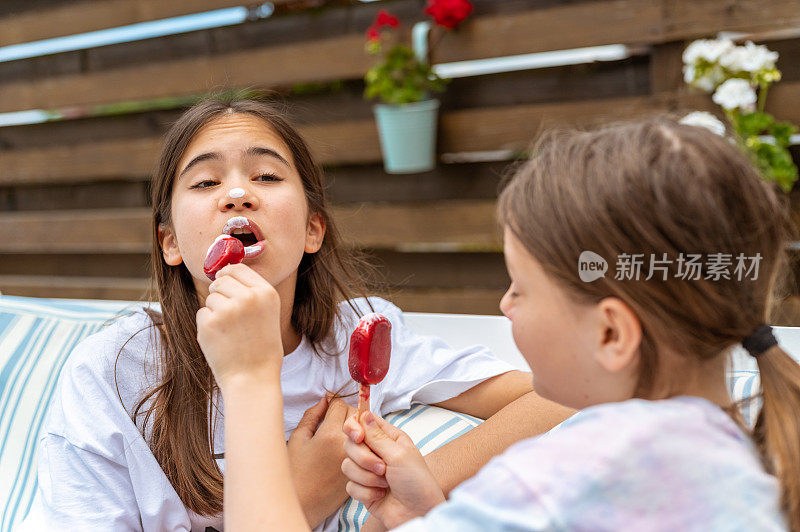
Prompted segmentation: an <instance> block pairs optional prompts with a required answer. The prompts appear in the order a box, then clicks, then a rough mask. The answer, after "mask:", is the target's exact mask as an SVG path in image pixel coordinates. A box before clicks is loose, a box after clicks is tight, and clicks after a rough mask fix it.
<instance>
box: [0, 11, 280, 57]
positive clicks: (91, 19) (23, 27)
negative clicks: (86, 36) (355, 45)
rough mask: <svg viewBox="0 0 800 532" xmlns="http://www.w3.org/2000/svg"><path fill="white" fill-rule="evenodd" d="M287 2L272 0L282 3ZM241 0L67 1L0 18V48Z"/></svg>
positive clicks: (188, 12) (174, 15)
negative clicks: (165, 0) (0, 46)
mask: <svg viewBox="0 0 800 532" xmlns="http://www.w3.org/2000/svg"><path fill="white" fill-rule="evenodd" d="M285 1H286V0H277V1H275V0H273V3H284V2H285ZM246 3H247V2H243V1H242V0H170V1H169V2H164V1H163V0H102V1H98V0H95V1H84V2H69V3H66V2H65V3H64V5H57V6H53V7H48V8H47V9H43V10H38V9H37V10H29V11H25V12H22V13H18V14H15V15H11V16H7V17H3V18H0V35H2V40H0V45H2V46H8V45H10V44H18V43H24V42H31V41H38V40H41V39H50V38H53V37H62V36H65V35H73V34H76V33H85V32H89V31H96V30H102V29H106V28H115V27H118V26H127V25H129V24H137V23H139V22H148V21H151V20H159V19H164V18H170V17H178V16H181V15H190V14H193V13H201V12H203V11H212V10H214V9H222V8H225V7H236V6H241V5H243V4H246Z"/></svg>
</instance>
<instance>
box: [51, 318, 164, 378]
mask: <svg viewBox="0 0 800 532" xmlns="http://www.w3.org/2000/svg"><path fill="white" fill-rule="evenodd" d="M160 342H161V336H160V333H159V332H158V328H157V327H156V326H155V323H154V322H153V320H152V318H151V317H150V315H148V314H147V312H145V310H144V309H143V308H137V309H134V310H132V311H130V312H128V313H126V314H124V315H121V316H116V317H114V318H112V320H111V321H109V322H108V323H107V324H106V325H105V326H104V327H103V328H102V329H100V330H99V331H97V332H96V333H94V334H92V335H90V336H87V337H86V338H84V339H83V340H81V341H80V342H78V344H77V345H76V346H75V348H74V349H73V350H72V352H71V353H70V354H69V356H68V357H67V360H66V362H65V363H64V368H63V369H62V372H61V373H62V379H73V380H75V379H85V380H87V381H89V382H94V383H96V384H97V385H99V386H106V385H113V386H114V387H115V388H116V387H117V386H118V385H119V384H123V383H125V384H127V383H129V382H131V381H133V382H136V381H139V380H140V379H135V378H134V379H131V377H134V376H135V375H137V374H141V375H145V374H149V373H153V372H152V371H150V370H151V369H154V367H155V361H156V360H157V356H158V348H159V346H160Z"/></svg>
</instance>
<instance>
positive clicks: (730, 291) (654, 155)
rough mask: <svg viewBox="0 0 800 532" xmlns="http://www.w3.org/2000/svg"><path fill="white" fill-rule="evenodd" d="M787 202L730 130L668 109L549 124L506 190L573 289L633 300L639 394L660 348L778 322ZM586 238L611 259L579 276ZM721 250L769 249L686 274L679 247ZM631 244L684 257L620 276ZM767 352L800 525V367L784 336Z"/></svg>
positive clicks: (681, 348)
mask: <svg viewBox="0 0 800 532" xmlns="http://www.w3.org/2000/svg"><path fill="white" fill-rule="evenodd" d="M787 211H788V209H787V208H786V202H785V198H781V197H780V196H779V195H778V194H777V193H776V191H775V188H774V187H773V186H772V185H770V184H768V183H766V182H765V181H764V180H763V179H761V177H760V176H759V174H758V172H757V171H756V170H755V168H754V167H753V165H752V164H751V163H750V161H749V160H748V159H747V157H745V156H744V155H743V154H742V152H741V151H740V150H739V149H737V147H736V146H735V145H733V144H732V143H731V142H729V140H728V139H725V138H723V137H720V136H717V135H714V134H713V133H711V132H709V131H707V130H705V129H702V128H699V127H693V126H686V125H680V124H677V123H676V122H674V121H672V120H670V119H667V118H653V119H650V120H646V121H640V122H637V123H630V124H622V125H616V126H612V127H607V128H604V129H601V130H598V131H593V132H555V133H551V134H548V135H547V136H546V137H545V138H544V139H543V140H542V141H541V142H540V143H539V144H538V145H537V147H536V148H535V149H534V156H533V157H532V159H531V160H530V161H529V162H527V163H525V164H524V165H523V166H522V167H521V168H520V169H519V170H518V171H517V172H516V174H515V175H514V177H513V178H512V179H511V180H510V182H509V184H508V186H507V187H506V188H505V189H504V190H503V192H502V193H501V196H500V200H499V219H500V221H501V223H503V224H504V225H505V226H506V227H508V228H509V229H510V230H511V231H512V232H513V234H514V235H515V236H516V237H517V238H518V239H519V241H520V242H521V243H522V244H523V245H524V246H525V248H526V249H527V251H528V252H530V254H531V255H532V256H533V257H535V258H536V260H537V261H538V262H539V263H540V264H541V265H542V267H543V268H544V270H545V272H547V274H548V275H549V276H550V277H551V278H552V279H554V280H555V281H556V282H558V283H559V284H560V285H561V286H562V287H564V288H565V289H566V290H568V291H569V292H570V293H571V294H573V296H574V297H576V298H577V299H578V300H580V301H585V302H599V301H600V300H601V299H603V298H605V297H609V296H614V297H617V298H619V299H621V300H622V301H624V302H626V303H627V304H628V305H629V306H630V307H631V308H632V309H633V310H634V311H635V312H636V314H637V315H638V317H639V319H640V321H641V326H642V334H643V336H642V343H641V346H640V350H641V369H640V375H639V382H638V386H637V390H636V393H635V395H636V396H638V397H647V394H648V393H649V392H650V391H651V389H652V386H653V383H654V380H655V379H654V377H655V372H656V368H658V358H659V349H662V348H670V349H672V350H674V351H676V352H679V353H683V354H685V356H686V357H695V358H696V359H700V360H710V359H712V358H715V357H718V356H723V354H726V353H727V352H729V351H730V349H731V348H732V347H733V346H735V345H736V344H737V343H739V342H741V341H742V340H743V339H744V338H745V337H746V336H748V335H749V334H751V333H752V332H753V331H755V330H756V329H757V328H758V327H759V326H760V325H762V324H764V323H768V320H769V312H770V308H771V307H772V302H773V301H772V294H774V293H775V288H776V286H777V284H776V283H777V280H778V272H779V270H780V268H781V266H782V264H783V263H784V261H785V260H786V251H785V250H786V244H787V241H788V236H789V231H790V225H789V221H788V220H789V218H788V212H787ZM583 251H593V252H595V253H597V254H599V255H600V256H602V257H604V258H605V259H606V260H608V261H610V271H609V272H608V273H607V274H606V276H605V278H601V279H598V280H596V281H594V282H583V281H581V279H580V278H579V272H578V260H579V256H580V254H581V253H582V252H583ZM719 253H721V254H723V255H724V256H725V257H730V258H731V261H732V262H733V265H735V264H736V261H737V257H738V256H739V254H742V255H743V256H744V257H746V258H751V257H757V256H759V255H758V254H760V257H761V259H760V262H758V264H759V271H758V273H757V276H755V278H753V277H754V275H753V274H752V273H751V274H749V275H747V276H746V278H744V279H742V280H740V279H739V278H738V277H739V276H738V275H737V274H736V273H735V270H734V269H733V267H731V268H730V270H729V272H730V275H729V278H728V279H726V278H724V277H721V278H719V279H716V280H715V279H714V277H711V278H705V277H706V276H707V275H706V274H705V273H704V276H703V277H701V278H700V279H698V280H691V281H687V280H681V279H678V278H676V276H677V274H678V271H677V268H678V265H677V264H676V262H675V259H677V258H678V257H680V256H681V254H683V256H684V257H688V255H689V254H701V255H702V257H703V258H706V257H709V256H711V255H712V254H719ZM621 254H629V255H631V256H632V255H634V254H642V256H643V257H644V258H645V260H649V258H650V256H651V255H654V256H655V257H656V258H657V259H663V258H664V254H666V257H667V258H668V259H671V260H672V261H673V262H672V263H671V264H669V266H668V267H669V270H668V276H667V277H668V278H667V280H663V276H659V277H656V278H654V279H651V280H649V281H645V277H644V276H642V278H641V279H640V280H635V279H628V278H625V277H622V278H620V279H617V278H615V277H616V275H615V273H614V266H613V265H611V264H613V259H616V258H617V257H619V256H620V255H621ZM753 262H754V261H752V260H751V261H748V262H747V264H748V265H751V264H752V263H753ZM687 360H688V358H687ZM757 361H758V367H759V370H760V373H761V383H762V391H763V407H762V409H761V412H760V415H759V416H758V420H757V423H756V425H755V429H754V431H753V436H754V440H755V441H756V442H757V445H758V447H759V448H760V450H761V453H762V455H763V458H764V461H765V464H766V466H767V468H768V470H769V471H770V472H771V473H773V474H775V475H776V476H777V477H778V479H779V481H780V485H781V488H782V502H783V506H784V509H785V511H786V512H787V515H788V516H789V519H790V523H791V526H792V528H793V529H795V530H800V367H799V366H798V365H797V363H795V362H794V360H792V359H791V357H790V356H789V355H787V354H786V353H785V352H784V351H783V350H782V349H780V348H779V347H777V346H776V347H773V348H771V349H770V350H769V351H767V352H766V353H764V354H762V355H760V356H759V357H758V358H757Z"/></svg>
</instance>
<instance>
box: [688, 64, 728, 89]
mask: <svg viewBox="0 0 800 532" xmlns="http://www.w3.org/2000/svg"><path fill="white" fill-rule="evenodd" d="M696 76H697V69H696V67H694V66H693V65H684V66H683V81H685V82H686V83H688V84H689V85H692V86H693V87H697V88H698V89H701V90H703V91H705V92H714V89H716V88H717V85H719V84H720V83H722V81H723V80H724V79H725V72H724V71H723V70H722V68H720V67H719V66H718V65H715V66H714V67H712V68H711V69H710V70H706V71H705V73H704V74H703V75H702V76H700V77H699V78H698V77H696Z"/></svg>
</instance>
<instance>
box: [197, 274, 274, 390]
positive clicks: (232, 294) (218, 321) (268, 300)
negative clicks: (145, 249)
mask: <svg viewBox="0 0 800 532" xmlns="http://www.w3.org/2000/svg"><path fill="white" fill-rule="evenodd" d="M280 308H281V302H280V297H279V296H278V292H276V291H275V288H273V287H272V285H270V284H269V283H268V282H267V281H265V280H264V278H263V277H261V276H260V275H259V274H258V273H256V272H255V271H253V270H252V269H251V268H250V267H249V266H246V265H245V264H241V263H240V264H230V265H228V266H225V267H224V268H222V269H221V270H220V271H219V272H218V273H217V278H216V280H215V281H214V282H212V283H211V285H210V286H209V295H208V297H207V298H206V302H205V306H204V307H203V308H201V309H200V310H198V311H197V341H198V343H199V344H200V348H201V349H202V350H203V354H204V355H205V357H206V360H207V361H208V365H209V366H210V367H211V371H212V372H213V373H214V378H215V379H216V380H217V384H218V385H219V387H220V389H223V390H224V388H225V386H226V384H227V383H228V382H229V381H230V379H232V378H235V377H237V376H244V375H250V376H257V377H262V376H264V375H266V376H267V377H268V378H276V379H280V371H281V365H282V363H283V343H282V342H281V329H280Z"/></svg>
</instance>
